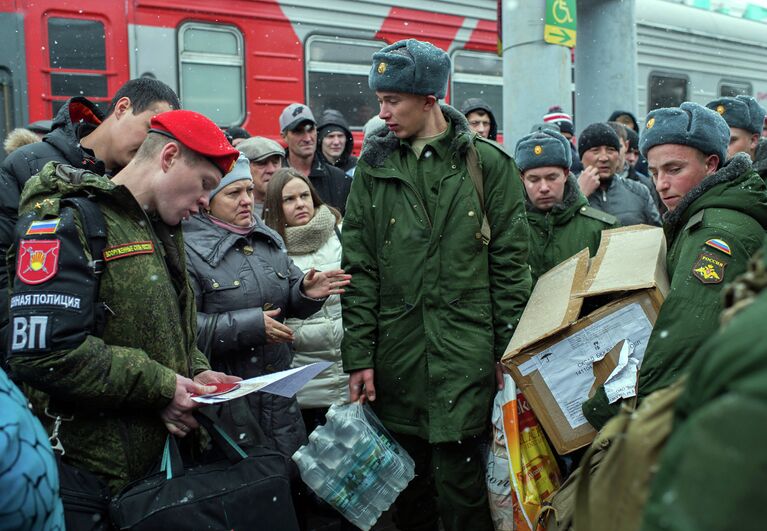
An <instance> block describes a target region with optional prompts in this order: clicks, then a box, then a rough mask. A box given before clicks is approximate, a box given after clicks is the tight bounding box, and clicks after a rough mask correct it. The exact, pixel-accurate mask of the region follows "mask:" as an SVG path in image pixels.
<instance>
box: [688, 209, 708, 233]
mask: <svg viewBox="0 0 767 531" xmlns="http://www.w3.org/2000/svg"><path fill="white" fill-rule="evenodd" d="M705 213H706V210H705V209H703V210H701V211H699V212H696V213H695V214H693V216H692V217H691V218H690V219H689V221H688V222H687V224H686V225H685V226H684V228H683V229H682V230H693V229H696V228H697V227H698V225H700V224H701V223H703V215H704V214H705Z"/></svg>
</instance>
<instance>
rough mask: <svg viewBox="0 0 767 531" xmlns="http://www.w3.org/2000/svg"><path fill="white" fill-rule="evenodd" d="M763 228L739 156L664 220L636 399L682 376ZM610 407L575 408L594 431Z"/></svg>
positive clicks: (759, 201) (753, 185) (766, 197)
mask: <svg viewBox="0 0 767 531" xmlns="http://www.w3.org/2000/svg"><path fill="white" fill-rule="evenodd" d="M765 228H767V192H766V189H765V184H764V181H763V180H762V179H760V178H759V176H758V175H757V174H756V173H755V172H754V171H752V169H751V160H750V158H749V157H748V155H746V154H744V153H741V154H738V155H736V156H735V157H734V158H733V159H731V160H730V161H729V162H728V163H727V164H726V165H725V166H724V167H722V168H721V169H720V170H719V171H717V172H716V173H714V174H713V175H710V176H708V177H706V178H705V179H704V180H703V181H702V182H701V183H700V184H699V185H698V186H697V187H696V188H694V189H693V190H691V191H690V192H688V193H687V195H685V196H684V198H683V199H682V201H681V202H680V203H679V204H678V205H677V208H676V209H675V210H674V211H673V212H671V213H670V214H669V215H667V217H666V220H665V223H664V225H663V230H664V232H665V234H666V241H667V243H668V254H667V256H666V267H667V270H668V275H669V281H670V284H671V289H670V291H669V293H668V295H667V298H666V300H665V302H664V303H663V306H662V307H661V309H660V312H659V314H658V319H657V321H656V323H655V326H654V327H653V331H652V334H651V335H650V339H649V341H648V344H647V349H646V351H645V356H644V360H643V362H642V367H641V369H640V372H639V388H638V398H639V399H640V400H641V399H643V398H644V397H645V396H647V395H648V394H650V393H652V392H653V391H655V390H657V389H661V388H663V387H667V386H668V385H669V384H671V383H672V382H673V381H674V380H676V379H677V378H678V377H679V376H680V375H681V374H682V373H683V372H686V370H687V368H688V365H689V364H690V362H691V360H692V359H693V354H695V352H696V351H697V350H698V347H699V346H700V345H701V344H702V343H703V342H704V341H705V340H706V339H707V338H708V337H710V336H711V335H712V333H713V332H714V331H715V330H716V328H717V326H718V316H719V313H720V312H721V310H722V300H721V291H722V287H724V286H725V285H726V284H727V282H728V281H730V280H731V279H734V278H735V277H736V276H738V275H739V274H741V273H743V272H744V271H745V270H746V265H747V263H748V260H749V258H750V257H751V255H753V254H754V253H755V252H756V251H757V250H758V249H759V248H760V247H761V245H762V242H763V241H764V235H765V233H764V231H765ZM618 407H619V403H618V402H616V403H614V404H608V402H607V397H606V395H605V392H604V389H603V388H600V389H599V390H598V391H597V393H596V394H595V395H594V397H592V398H591V399H589V400H587V401H586V402H585V403H584V404H583V412H584V415H585V416H586V418H587V419H588V420H589V422H590V423H591V425H592V426H594V427H595V428H597V429H599V428H601V427H602V426H603V425H604V424H605V422H607V420H608V419H609V418H610V417H611V416H613V415H614V414H615V413H616V412H617V410H618ZM702 466H703V465H702Z"/></svg>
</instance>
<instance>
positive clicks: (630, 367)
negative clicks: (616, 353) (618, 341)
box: [604, 341, 640, 404]
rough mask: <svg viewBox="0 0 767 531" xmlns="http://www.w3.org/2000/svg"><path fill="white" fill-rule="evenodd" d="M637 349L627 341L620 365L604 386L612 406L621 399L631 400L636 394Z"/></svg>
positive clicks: (622, 348)
mask: <svg viewBox="0 0 767 531" xmlns="http://www.w3.org/2000/svg"><path fill="white" fill-rule="evenodd" d="M635 352H636V348H635V347H634V344H633V343H631V341H626V342H625V343H623V347H621V353H620V359H619V360H618V365H617V366H616V367H615V369H613V372H611V373H610V377H609V378H608V379H607V381H606V382H605V384H604V388H605V394H606V395H607V400H608V402H610V403H611V404H612V403H613V402H616V401H618V400H620V399H621V398H631V397H632V396H634V395H635V394H636V382H637V372H638V371H639V363H640V362H639V360H637V359H636V356H635Z"/></svg>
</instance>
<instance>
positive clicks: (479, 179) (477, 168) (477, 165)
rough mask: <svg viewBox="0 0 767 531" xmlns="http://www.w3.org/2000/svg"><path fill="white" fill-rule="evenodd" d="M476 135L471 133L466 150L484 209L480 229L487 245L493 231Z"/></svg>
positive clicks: (470, 173) (482, 208)
mask: <svg viewBox="0 0 767 531" xmlns="http://www.w3.org/2000/svg"><path fill="white" fill-rule="evenodd" d="M475 136H476V133H473V134H472V135H471V141H470V142H469V149H468V150H467V151H466V168H467V169H468V170H469V176H470V177H471V182H472V183H473V184H474V189H475V190H476V191H477V197H479V208H480V209H481V210H482V228H481V229H480V230H479V231H480V234H482V243H484V244H485V245H487V244H489V243H490V236H491V233H490V223H488V221H487V213H486V211H485V176H484V173H483V172H482V163H481V162H480V160H479V151H477V147H476V146H475V145H474V138H475Z"/></svg>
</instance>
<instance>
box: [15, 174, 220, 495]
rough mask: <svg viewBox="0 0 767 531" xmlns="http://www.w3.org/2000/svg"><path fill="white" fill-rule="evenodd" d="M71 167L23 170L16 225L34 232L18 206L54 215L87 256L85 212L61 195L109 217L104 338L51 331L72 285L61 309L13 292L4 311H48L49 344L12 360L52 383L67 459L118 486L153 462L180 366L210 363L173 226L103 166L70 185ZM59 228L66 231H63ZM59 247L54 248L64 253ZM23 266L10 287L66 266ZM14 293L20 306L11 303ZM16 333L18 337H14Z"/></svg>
mask: <svg viewBox="0 0 767 531" xmlns="http://www.w3.org/2000/svg"><path fill="white" fill-rule="evenodd" d="M73 171H74V170H73V169H71V168H69V167H66V166H58V165H57V164H55V163H49V164H47V165H46V166H45V168H44V169H43V171H42V172H41V173H40V174H38V175H37V176H35V177H34V178H32V179H31V180H30V181H29V183H28V184H27V186H26V187H25V189H24V192H23V195H22V198H21V206H20V214H21V215H22V219H21V221H20V225H19V228H17V231H18V230H21V231H22V232H21V234H22V235H24V234H31V233H32V232H33V231H32V230H27V229H26V226H27V225H29V223H30V220H29V219H28V218H25V217H24V216H23V215H24V214H25V213H26V212H29V211H34V212H35V213H36V214H37V215H36V218H38V219H60V221H59V224H58V227H57V228H56V230H55V231H54V232H52V233H50V234H49V235H47V236H46V237H47V238H48V239H49V240H52V241H59V243H60V244H61V247H60V249H61V253H62V254H63V253H65V252H67V251H66V249H70V248H71V247H67V246H68V245H71V246H76V247H75V248H76V249H79V253H80V254H82V253H85V255H86V256H87V257H88V259H90V256H89V255H90V252H89V247H88V245H87V244H86V240H85V236H84V232H83V230H82V226H81V225H82V221H81V220H80V219H79V217H78V216H75V217H72V216H71V214H67V212H69V209H66V212H65V211H64V210H63V209H60V200H61V199H62V198H63V197H67V196H72V195H82V194H83V193H86V192H87V193H89V194H93V195H94V196H95V201H97V203H98V206H99V208H100V210H101V212H102V213H103V215H104V218H105V222H106V228H107V248H106V250H105V251H104V257H105V258H106V260H105V268H104V271H103V273H102V274H101V276H100V291H99V300H101V301H104V302H105V303H106V305H107V306H108V317H107V320H106V324H105V326H104V329H103V333H102V334H101V336H100V337H96V336H94V335H87V336H85V335H84V337H85V339H84V341H82V342H81V343H80V344H79V345H71V344H69V345H67V346H66V347H64V348H62V347H61V346H60V345H64V344H67V338H66V337H57V335H56V323H57V322H58V321H57V320H59V321H60V320H64V319H67V318H70V317H71V315H73V313H72V312H74V315H75V318H77V315H76V313H77V312H76V310H77V309H78V308H77V304H79V300H80V298H79V296H78V297H77V300H78V303H77V304H75V305H73V304H71V303H70V304H69V307H68V308H66V309H61V308H58V307H56V308H47V309H43V310H42V312H41V309H40V308H37V307H24V304H30V303H34V299H32V298H30V297H26V298H25V297H19V298H16V299H14V298H12V305H11V306H12V309H11V316H12V318H13V316H14V315H19V314H20V315H22V317H19V319H24V318H25V317H24V315H25V312H26V313H29V314H34V313H35V311H36V312H37V314H38V315H43V314H44V315H48V316H47V317H45V319H46V320H47V321H46V326H47V328H48V329H49V336H50V337H48V343H47V345H44V346H46V347H47V348H45V349H42V348H39V347H40V346H41V345H39V344H38V345H37V347H38V349H37V351H35V350H34V349H31V348H26V347H25V346H23V345H22V346H21V347H19V349H20V351H19V352H11V359H10V364H11V367H12V369H13V371H14V374H15V375H16V376H17V377H18V378H20V379H21V380H23V381H24V382H26V383H28V384H30V385H32V386H34V387H35V388H37V389H40V390H42V391H44V392H46V393H48V395H49V396H50V406H51V408H52V409H54V410H57V411H62V412H64V411H66V412H67V413H71V414H72V416H73V418H72V420H70V421H65V422H64V423H63V425H62V427H61V432H60V438H61V441H62V443H63V445H64V448H65V450H66V454H65V457H64V459H65V460H66V461H67V462H69V463H71V464H72V465H75V466H78V467H82V468H84V469H87V470H89V471H91V472H94V473H96V474H97V475H99V476H101V477H102V478H104V479H105V480H107V481H108V483H109V486H110V488H111V489H112V490H113V491H115V490H117V489H119V488H120V487H121V486H123V485H125V484H126V483H127V482H129V481H131V480H135V479H138V478H140V477H142V476H143V475H144V474H145V473H146V472H147V471H148V470H149V469H150V468H151V467H152V466H153V465H154V464H155V463H157V462H158V459H159V457H160V455H161V454H162V448H163V444H164V441H165V437H166V435H167V430H166V428H165V426H164V424H163V421H162V420H161V418H160V415H159V413H160V410H161V409H162V408H163V407H165V406H166V405H167V404H168V403H170V401H171V399H172V398H173V395H174V393H175V389H176V374H177V373H178V374H181V375H183V376H186V377H192V376H194V375H196V374H198V373H199V372H202V371H204V370H207V369H209V365H208V362H207V360H206V359H205V357H204V355H203V354H202V353H201V352H200V351H199V350H198V349H197V348H196V346H195V340H196V338H195V317H196V312H195V308H194V295H193V294H192V291H191V289H190V287H189V284H188V281H187V277H186V264H185V260H186V259H185V255H184V243H183V238H182V234H181V230H180V228H179V227H170V226H168V225H166V224H164V223H163V222H162V221H160V220H158V219H155V218H153V217H151V216H148V215H147V213H146V212H145V211H144V209H143V208H142V207H141V205H140V204H139V203H138V202H137V201H136V199H135V198H134V197H133V195H132V194H131V193H130V192H129V191H128V189H127V188H125V187H123V186H117V185H115V184H114V183H112V182H111V181H109V180H108V179H106V178H104V177H100V176H97V175H95V174H91V173H85V174H84V175H83V176H82V179H81V181H80V182H79V183H78V184H74V183H73V182H72V181H71V176H72V172H73ZM21 224H26V225H25V226H24V227H22V226H21ZM73 224H74V226H72V225H73ZM30 229H31V226H30ZM25 230H27V232H26V233H25V232H24V231H25ZM66 234H70V235H73V237H70V238H69V241H64V240H65V238H67V236H65V235H66ZM78 235H79V238H78ZM78 239H79V241H78ZM21 244H22V250H21V251H20V252H19V253H18V254H19V255H20V256H21V258H20V260H19V262H18V264H22V265H23V263H24V257H23V256H22V255H23V253H24V252H25V251H24V249H23V245H24V244H25V242H24V240H23V238H22V242H21ZM65 258H67V257H65V256H60V257H59V259H60V260H61V263H64V260H65ZM94 258H96V259H100V258H101V257H94ZM15 260H16V257H15V256H12V255H9V265H10V264H12V265H16V264H17V262H16V261H15ZM20 267H22V266H18V267H17V270H16V276H17V278H16V281H15V282H16V284H15V288H16V289H15V290H14V292H15V293H16V292H19V291H20V290H22V289H23V290H26V291H22V293H24V295H34V294H41V293H46V292H50V291H55V290H56V287H57V285H58V286H60V284H57V282H58V281H59V280H60V279H64V278H68V275H69V272H67V271H63V270H60V271H58V273H56V275H54V276H53V277H52V278H50V279H49V280H47V281H45V282H43V283H40V284H38V285H37V286H33V288H32V289H30V287H29V286H26V285H24V284H21V283H20V282H21V281H20V280H19V278H18V276H19V273H20V271H19V268H20ZM11 269H13V268H11ZM21 273H24V272H23V271H21ZM24 274H28V272H27V273H24ZM69 276H71V275H69ZM75 280H77V279H75ZM61 281H62V282H63V280H61ZM88 281H89V279H81V280H80V281H79V283H81V284H83V283H87V282H88ZM75 295H77V294H75ZM25 300H26V302H24V301H25ZM50 300H53V299H50ZM71 300H72V299H70V302H71ZM83 300H85V299H84V298H83ZM13 301H19V302H20V304H21V306H20V307H18V308H14V302H13ZM33 310H34V311H33ZM80 310H82V308H80ZM14 312H16V313H14ZM65 312H69V313H65ZM50 329H53V332H52V333H51V332H50ZM17 339H18V338H17V337H16V336H14V342H16V341H17ZM70 343H71V341H70ZM27 347H28V345H27Z"/></svg>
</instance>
